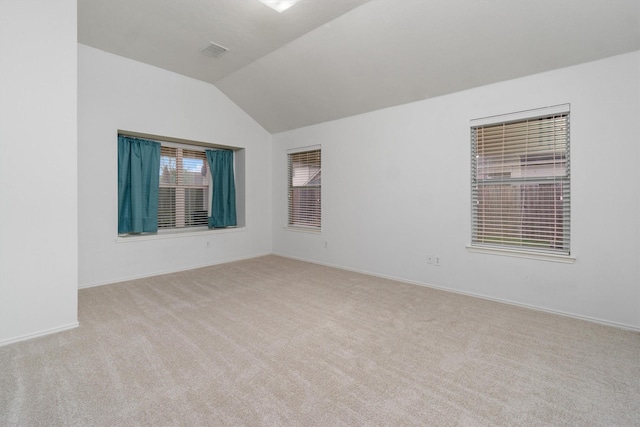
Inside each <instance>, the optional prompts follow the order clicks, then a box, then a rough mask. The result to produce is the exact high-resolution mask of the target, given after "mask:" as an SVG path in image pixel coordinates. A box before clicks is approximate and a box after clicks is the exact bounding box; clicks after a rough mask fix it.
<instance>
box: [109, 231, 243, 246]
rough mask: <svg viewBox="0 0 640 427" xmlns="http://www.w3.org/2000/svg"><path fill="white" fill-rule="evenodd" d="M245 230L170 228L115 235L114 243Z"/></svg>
mask: <svg viewBox="0 0 640 427" xmlns="http://www.w3.org/2000/svg"><path fill="white" fill-rule="evenodd" d="M245 230H246V227H229V228H215V229H209V228H202V229H197V230H193V229H191V230H171V231H160V232H158V233H149V234H136V235H128V236H118V237H116V243H131V242H141V241H145V240H162V239H177V238H181V237H196V236H209V235H212V234H225V233H239V232H243V231H245Z"/></svg>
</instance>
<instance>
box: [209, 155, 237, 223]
mask: <svg viewBox="0 0 640 427" xmlns="http://www.w3.org/2000/svg"><path fill="white" fill-rule="evenodd" d="M206 154H207V161H208V163H209V169H210V170H211V177H212V179H213V195H212V198H211V216H210V217H209V227H211V228H221V227H230V226H235V225H237V220H236V187H235V181H234V176H233V151H231V150H206Z"/></svg>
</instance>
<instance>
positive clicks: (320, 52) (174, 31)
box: [78, 0, 640, 133]
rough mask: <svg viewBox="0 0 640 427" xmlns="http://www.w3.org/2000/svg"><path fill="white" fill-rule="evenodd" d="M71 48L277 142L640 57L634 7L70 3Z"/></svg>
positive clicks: (583, 2)
mask: <svg viewBox="0 0 640 427" xmlns="http://www.w3.org/2000/svg"><path fill="white" fill-rule="evenodd" d="M78 42H79V43H82V44H86V45H88V46H92V47H95V48H98V49H101V50H104V51H107V52H111V53H114V54H117V55H120V56H124V57H127V58H131V59H134V60H137V61H141V62H144V63H147V64H151V65H154V66H157V67H161V68H164V69H166V70H169V71H173V72H176V73H179V74H183V75H185V76H190V77H193V78H196V79H199V80H203V81H206V82H209V83H211V84H213V85H215V86H216V87H217V88H218V89H220V90H221V91H222V92H223V93H225V94H226V95H227V96H228V97H229V98H230V99H231V100H232V101H234V102H235V103H236V104H238V105H239V106H240V107H241V108H242V109H244V110H245V111H246V112H247V113H248V114H249V115H251V116H252V117H253V118H254V119H255V120H256V121H257V122H258V123H260V124H261V125H262V126H263V127H264V128H265V129H266V130H268V131H269V132H271V133H276V132H282V131H286V130H290V129H295V128H299V127H302V126H307V125H312V124H316V123H321V122H325V121H329V120H334V119H339V118H342V117H347V116H351V115H355V114H360V113H364V112H368V111H373V110H376V109H380V108H386V107H390V106H394V105H399V104H404V103H408V102H413V101H417V100H421V99H426V98H430V97H435V96H440V95H445V94H448V93H452V92H456V91H460V90H464V89H469V88H472V87H476V86H481V85H486V84H490V83H495V82H498V81H503V80H508V79H513V78H517V77H522V76H526V75H530V74H535V73H540V72H544V71H548V70H553V69H557V68H562V67H566V66H570V65H575V64H579V63H583V62H588V61H593V60H597V59H601V58H605V57H609V56H613V55H617V54H621V53H626V52H631V51H635V50H640V1H638V0H607V1H604V0H536V1H514V0H300V2H299V3H298V4H296V5H295V6H293V7H292V8H290V9H288V10H286V11H284V12H283V13H278V12H276V11H274V10H272V9H270V8H268V7H267V6H265V5H264V4H262V3H260V2H259V1H258V0H189V1H176V0H108V1H107V0H78ZM210 42H213V43H216V44H218V45H221V46H224V47H225V48H227V49H229V51H228V52H226V53H224V54H223V55H221V56H219V57H217V58H213V57H210V56H207V55H203V54H202V53H201V52H200V51H201V49H203V48H205V47H207V46H208V45H209V43H210ZM602 77H603V78H608V76H602Z"/></svg>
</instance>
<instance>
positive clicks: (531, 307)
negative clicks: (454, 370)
mask: <svg viewBox="0 0 640 427" xmlns="http://www.w3.org/2000/svg"><path fill="white" fill-rule="evenodd" d="M272 255H276V256H281V257H283V258H290V259H295V260H298V261H304V262H309V263H311V264H318V265H324V266H326V267H332V268H337V269H340V270H346V271H353V272H355V273H362V274H367V275H369V276H373V277H380V278H382V279H389V280H394V281H396V282H400V283H406V284H409V285H417V286H423V287H425V288H431V289H436V290H439V291H444V292H451V293H453V294H459V295H465V296H469V297H474V298H479V299H483V300H487V301H494V302H499V303H502V304H508V305H512V306H516V307H522V308H526V309H529V310H535V311H541V312H544V313H549V314H555V315H558V316H563V317H569V318H572V319H578V320H584V321H587V322H591V323H597V324H600V325H605V326H610V327H613V328H618V329H624V330H629V331H634V332H640V325H639V326H634V325H629V324H626V323H619V322H613V321H611V320H603V319H599V318H597V317H591V316H583V315H580V314H574V313H569V312H567V311H560V310H552V309H549V308H544V307H539V306H536V305H530V304H523V303H519V302H514V301H510V300H506V299H501V298H494V297H488V296H486V295H482V294H476V293H473V292H466V291H459V290H456V289H451V288H445V287H443V286H436V285H432V284H429V283H423V282H417V281H414V280H408V279H402V278H399V277H395V276H387V275H384V274H377V273H372V272H370V271H367V270H360V269H357V268H348V267H342V266H340V265H336V264H331V263H327V262H320V261H314V260H310V259H306V258H300V257H294V256H290V255H283V254H279V253H273V254H272Z"/></svg>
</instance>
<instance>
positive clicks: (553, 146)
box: [471, 106, 570, 255]
mask: <svg viewBox="0 0 640 427" xmlns="http://www.w3.org/2000/svg"><path fill="white" fill-rule="evenodd" d="M562 107H564V108H561V109H560V110H561V111H560V112H553V113H549V112H547V113H546V114H544V115H539V114H535V113H534V112H531V113H532V114H533V116H531V117H528V118H519V119H517V120H506V121H501V122H497V123H496V122H493V123H488V124H478V125H474V123H473V122H472V127H471V198H472V227H471V229H472V237H471V244H472V246H486V247H499V248H509V249H521V250H533V251H541V252H548V253H557V254H565V255H568V254H569V252H570V250H569V243H570V242H569V238H570V168H569V112H568V106H562ZM556 109H558V108H556ZM562 110H564V111H562ZM545 111H546V110H545Z"/></svg>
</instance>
